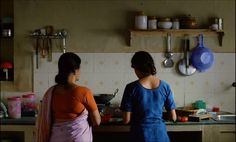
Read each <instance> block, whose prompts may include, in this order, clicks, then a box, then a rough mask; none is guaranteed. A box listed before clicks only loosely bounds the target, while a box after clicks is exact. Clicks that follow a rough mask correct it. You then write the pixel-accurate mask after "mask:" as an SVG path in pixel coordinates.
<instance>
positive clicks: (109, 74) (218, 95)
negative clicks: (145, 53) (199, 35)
mask: <svg viewBox="0 0 236 142" xmlns="http://www.w3.org/2000/svg"><path fill="white" fill-rule="evenodd" d="M77 54H78V55H79V56H80V57H81V59H82V63H81V78H80V80H79V81H78V83H79V84H80V85H82V86H87V87H88V88H90V89H91V90H92V91H93V93H94V94H99V93H113V92H114V90H115V89H116V88H119V92H118V94H117V96H116V97H115V98H113V99H112V101H111V103H112V104H117V105H119V104H120V101H121V99H122V96H123V92H124V89H125V86H126V84H128V83H130V82H132V81H135V80H137V79H138V78H137V76H136V75H135V73H134V70H133V69H132V68H131V62H130V60H131V58H132V56H133V54H134V53H77ZM60 55H61V54H60V53H53V61H52V63H48V62H47V61H46V60H42V61H41V63H40V64H41V66H40V68H39V69H35V68H34V91H35V92H38V94H39V95H38V100H40V99H41V98H42V96H43V94H44V92H45V91H46V89H48V87H49V86H51V85H53V84H54V78H55V75H56V74H57V62H58V59H59V57H60ZM151 55H152V57H153V58H154V62H155V65H156V67H157V77H158V78H160V79H163V80H165V81H166V82H167V83H169V84H170V86H171V89H172V91H173V94H174V99H175V102H176V104H177V107H180V106H186V105H190V104H191V103H194V102H195V101H196V100H203V101H205V102H206V104H207V107H209V108H212V107H213V106H215V105H218V106H220V108H221V109H222V110H229V111H230V112H235V107H234V106H235V88H234V87H232V86H231V84H232V83H233V82H235V54H232V53H215V57H216V59H215V60H216V62H215V65H214V66H213V67H212V68H211V69H210V70H208V71H207V72H198V71H197V72H196V73H195V74H193V75H191V76H183V75H181V74H179V73H178V69H177V67H178V61H179V60H180V59H181V58H182V53H176V54H175V55H174V57H173V60H174V62H175V66H174V67H172V68H164V67H163V65H162V62H163V61H164V60H165V57H164V54H163V53H151ZM34 67H35V65H34Z"/></svg>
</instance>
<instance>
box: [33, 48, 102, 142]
mask: <svg viewBox="0 0 236 142" xmlns="http://www.w3.org/2000/svg"><path fill="white" fill-rule="evenodd" d="M80 63H81V60H80V58H79V56H77V55H76V54H74V53H70V52H67V53H64V54H62V56H61V57H60V59H59V62H58V68H59V72H58V74H57V76H56V78H55V81H56V83H57V84H56V85H55V86H53V87H51V88H49V89H48V91H47V92H46V94H45V95H44V98H43V101H42V105H41V108H40V111H39V114H38V119H37V124H36V126H37V135H36V141H37V142H47V141H50V142H61V141H67V142H70V141H73V142H80V141H81V142H84V141H86V142H91V141H92V129H91V125H92V126H98V125H100V122H101V117H100V114H99V111H98V108H97V105H96V102H95V100H94V98H93V95H92V92H91V90H90V89H88V88H86V87H82V86H79V85H77V84H76V81H78V80H79V78H80Z"/></svg>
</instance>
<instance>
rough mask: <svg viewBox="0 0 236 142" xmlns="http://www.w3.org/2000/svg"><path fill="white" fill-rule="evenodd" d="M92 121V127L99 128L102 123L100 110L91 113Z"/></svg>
mask: <svg viewBox="0 0 236 142" xmlns="http://www.w3.org/2000/svg"><path fill="white" fill-rule="evenodd" d="M90 119H91V122H92V126H99V125H100V123H101V116H100V113H99V111H98V110H95V111H93V112H91V113H90Z"/></svg>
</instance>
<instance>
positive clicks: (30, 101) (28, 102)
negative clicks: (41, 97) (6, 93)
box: [22, 94, 35, 112]
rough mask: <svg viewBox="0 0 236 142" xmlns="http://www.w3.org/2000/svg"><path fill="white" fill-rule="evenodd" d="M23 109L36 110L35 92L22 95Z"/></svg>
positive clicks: (25, 110) (26, 110) (27, 110)
mask: <svg viewBox="0 0 236 142" xmlns="http://www.w3.org/2000/svg"><path fill="white" fill-rule="evenodd" d="M22 110H23V111H24V112H30V111H35V95H34V94H25V95H22Z"/></svg>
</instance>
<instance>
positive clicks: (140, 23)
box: [134, 11, 147, 30]
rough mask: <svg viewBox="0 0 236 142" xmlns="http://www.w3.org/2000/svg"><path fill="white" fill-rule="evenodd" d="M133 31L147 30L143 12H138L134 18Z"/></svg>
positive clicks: (145, 17)
mask: <svg viewBox="0 0 236 142" xmlns="http://www.w3.org/2000/svg"><path fill="white" fill-rule="evenodd" d="M134 27H135V29H137V30H147V16H146V15H144V12H143V11H140V12H138V14H137V15H136V16H135V25H134Z"/></svg>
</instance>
